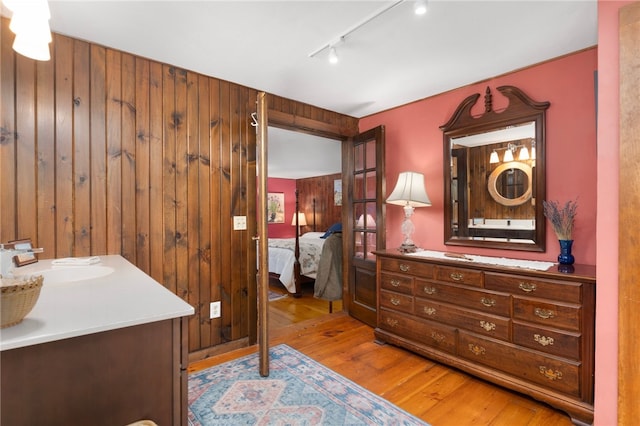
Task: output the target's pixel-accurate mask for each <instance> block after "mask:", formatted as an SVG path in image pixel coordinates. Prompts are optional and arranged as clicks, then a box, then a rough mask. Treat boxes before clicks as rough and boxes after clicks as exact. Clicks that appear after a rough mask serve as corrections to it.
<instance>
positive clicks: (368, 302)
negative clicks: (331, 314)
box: [342, 126, 385, 327]
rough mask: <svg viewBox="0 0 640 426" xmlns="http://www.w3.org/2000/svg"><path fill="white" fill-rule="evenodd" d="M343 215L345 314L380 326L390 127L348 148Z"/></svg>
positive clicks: (362, 136) (361, 136) (359, 137)
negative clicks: (379, 257) (379, 264)
mask: <svg viewBox="0 0 640 426" xmlns="http://www.w3.org/2000/svg"><path fill="white" fill-rule="evenodd" d="M342 154H343V155H342V157H343V163H342V171H343V173H342V175H343V200H345V201H346V203H345V205H344V206H343V210H342V227H343V245H344V247H343V252H344V253H346V256H344V260H343V262H344V268H343V270H344V275H343V278H344V280H345V282H346V283H347V286H346V287H347V293H346V297H345V299H344V307H345V310H346V311H348V312H349V314H350V315H351V316H353V317H354V318H357V319H359V320H360V321H362V322H364V323H366V324H369V325H371V326H372V327H374V326H375V325H376V257H375V255H374V254H373V252H374V251H375V250H376V249H378V248H384V247H385V232H384V230H385V224H384V222H385V204H384V194H385V179H384V176H385V172H384V126H379V127H376V128H374V129H371V130H368V131H366V132H364V133H361V134H359V135H357V136H355V137H354V138H353V139H350V140H348V141H347V142H345V143H343V146H342Z"/></svg>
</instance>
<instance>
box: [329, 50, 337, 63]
mask: <svg viewBox="0 0 640 426" xmlns="http://www.w3.org/2000/svg"><path fill="white" fill-rule="evenodd" d="M329 63H330V64H337V63H338V54H337V53H336V48H335V47H333V46H332V47H331V49H330V50H329Z"/></svg>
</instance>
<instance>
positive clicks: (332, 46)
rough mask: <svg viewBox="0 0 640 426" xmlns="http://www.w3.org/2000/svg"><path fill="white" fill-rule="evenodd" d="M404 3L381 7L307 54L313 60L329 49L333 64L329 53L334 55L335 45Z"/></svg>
mask: <svg viewBox="0 0 640 426" xmlns="http://www.w3.org/2000/svg"><path fill="white" fill-rule="evenodd" d="M404 1H405V0H398V1H394V2H393V3H391V4H389V5H387V6H385V7H383V8H382V9H380V10H378V11H377V12H374V13H373V14H371V15H369V16H367V17H366V18H365V19H363V20H362V21H360V22H358V23H357V24H355V25H353V26H352V27H351V28H349V29H348V30H346V31H344V32H343V33H342V34H341V35H339V36H338V37H335V38H333V39H331V40H332V41H330V42H328V43H325V44H323V45H322V46H321V47H319V48H317V49H316V50H314V51H313V52H311V53H309V57H310V58H313V57H315V56H316V55H317V54H319V53H320V52H323V51H324V50H326V49H329V62H331V63H335V62H333V61H332V59H331V52H334V54H335V45H336V44H338V43H340V42H343V41H344V39H345V38H346V37H347V36H348V35H350V34H352V33H353V32H354V31H356V30H358V29H359V28H361V27H363V26H364V25H366V24H368V23H369V22H371V21H373V20H374V19H376V18H377V17H378V16H380V15H382V14H383V13H385V12H388V11H390V10H391V9H393V8H394V7H396V6H397V5H399V4H400V3H403V2H404ZM335 58H336V61H337V55H335Z"/></svg>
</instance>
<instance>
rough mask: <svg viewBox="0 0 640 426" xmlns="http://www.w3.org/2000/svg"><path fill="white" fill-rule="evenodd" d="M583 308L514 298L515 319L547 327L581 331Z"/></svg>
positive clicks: (567, 304)
mask: <svg viewBox="0 0 640 426" xmlns="http://www.w3.org/2000/svg"><path fill="white" fill-rule="evenodd" d="M581 314H582V308H581V307H580V306H579V305H573V304H569V303H566V304H562V303H552V302H549V301H547V300H539V299H524V298H520V297H514V298H513V318H514V319H516V318H517V319H521V320H525V321H528V322H534V323H536V324H542V325H544V326H546V327H554V328H562V329H565V330H574V331H580V323H581V317H582V315H581Z"/></svg>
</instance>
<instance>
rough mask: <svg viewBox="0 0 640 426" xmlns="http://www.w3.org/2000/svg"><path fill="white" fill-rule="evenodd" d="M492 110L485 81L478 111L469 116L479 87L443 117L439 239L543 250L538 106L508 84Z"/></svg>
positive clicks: (541, 109) (541, 108)
mask: <svg viewBox="0 0 640 426" xmlns="http://www.w3.org/2000/svg"><path fill="white" fill-rule="evenodd" d="M497 90H498V91H499V92H500V94H501V95H503V96H505V97H506V98H507V100H508V102H509V103H508V106H507V107H506V108H505V109H504V110H502V111H494V110H493V95H492V93H491V90H490V89H489V87H487V89H486V91H485V95H484V113H483V114H482V115H481V116H475V117H474V116H472V115H471V109H472V108H473V106H474V105H475V104H476V102H477V100H478V98H479V97H480V94H479V93H477V94H474V95H471V96H469V97H467V98H466V99H465V100H464V101H462V103H460V105H459V106H458V107H457V109H456V111H455V112H454V114H453V115H452V116H451V118H450V119H449V121H448V122H447V123H446V124H444V125H442V126H441V127H440V129H441V130H442V132H443V141H444V199H445V200H444V242H445V244H447V245H459V246H473V247H485V248H500V249H508V250H526V251H544V250H545V218H544V213H543V206H542V200H544V197H545V188H546V187H545V164H544V152H545V151H544V149H545V114H546V110H547V108H549V105H550V104H549V102H536V101H533V100H532V99H531V98H529V97H528V96H527V95H526V94H524V93H523V92H522V91H521V90H520V89H518V88H516V87H513V86H501V87H498V88H497Z"/></svg>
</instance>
